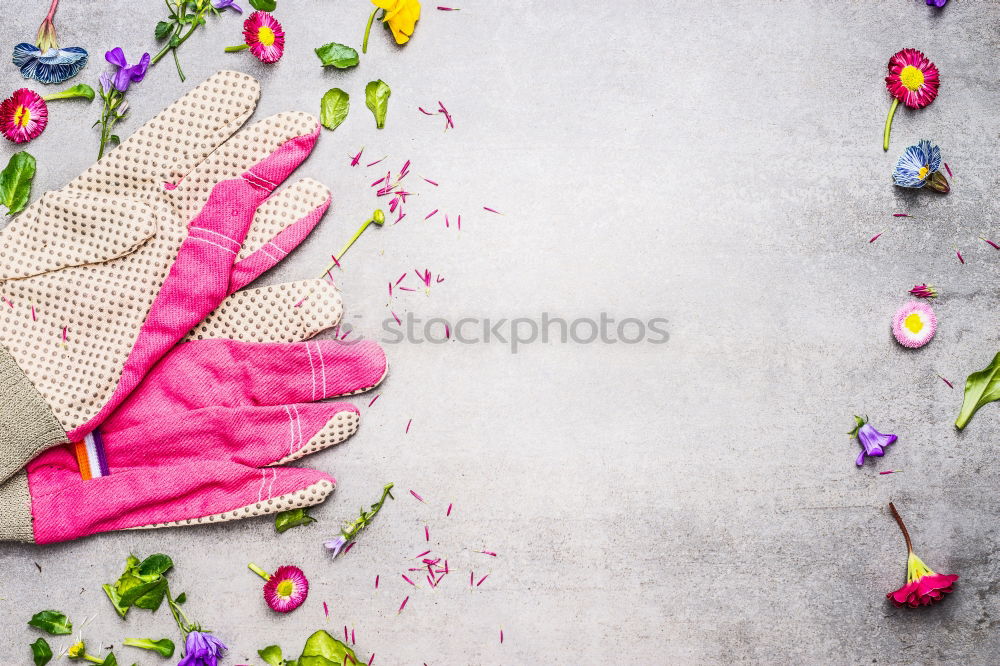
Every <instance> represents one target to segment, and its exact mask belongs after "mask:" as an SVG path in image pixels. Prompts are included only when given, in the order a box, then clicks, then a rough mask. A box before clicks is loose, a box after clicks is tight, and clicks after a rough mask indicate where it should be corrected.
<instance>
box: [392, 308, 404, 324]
mask: <svg viewBox="0 0 1000 666" xmlns="http://www.w3.org/2000/svg"><path fill="white" fill-rule="evenodd" d="M389 312H390V313H392V318H393V319H395V320H396V324H397V325H399V326H402V325H403V320H401V319H400V318H399V315H397V314H396V313H395V312H392V310H389Z"/></svg>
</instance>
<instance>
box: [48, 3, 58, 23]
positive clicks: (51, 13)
mask: <svg viewBox="0 0 1000 666" xmlns="http://www.w3.org/2000/svg"><path fill="white" fill-rule="evenodd" d="M58 6H59V0H52V4H51V5H49V13H48V14H46V15H45V20H46V21H51V20H52V19H53V18H54V17H55V15H56V7H58Z"/></svg>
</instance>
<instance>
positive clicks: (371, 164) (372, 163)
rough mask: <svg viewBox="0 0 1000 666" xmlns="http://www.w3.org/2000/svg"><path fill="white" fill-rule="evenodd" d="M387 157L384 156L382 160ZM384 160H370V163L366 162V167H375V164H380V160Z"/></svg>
mask: <svg viewBox="0 0 1000 666" xmlns="http://www.w3.org/2000/svg"><path fill="white" fill-rule="evenodd" d="M385 157H389V156H388V155H386V156H385ZM385 157H383V158H382V160H384V159H385ZM382 160H375V161H374V162H369V163H368V164H366V165H365V166H366V167H373V166H375V165H376V164H378V163H379V162H381V161H382Z"/></svg>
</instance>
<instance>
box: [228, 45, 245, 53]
mask: <svg viewBox="0 0 1000 666" xmlns="http://www.w3.org/2000/svg"><path fill="white" fill-rule="evenodd" d="M248 48H250V45H249V44H240V45H239V46H227V47H226V53H236V52H238V51H246V50H247V49H248Z"/></svg>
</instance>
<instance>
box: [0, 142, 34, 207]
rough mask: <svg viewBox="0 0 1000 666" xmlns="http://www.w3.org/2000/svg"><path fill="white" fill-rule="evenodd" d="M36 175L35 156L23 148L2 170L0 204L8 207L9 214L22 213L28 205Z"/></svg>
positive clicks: (0, 172) (0, 174)
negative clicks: (32, 182)
mask: <svg viewBox="0 0 1000 666" xmlns="http://www.w3.org/2000/svg"><path fill="white" fill-rule="evenodd" d="M34 177H35V158H34V157H32V156H31V155H30V154H28V153H26V152H24V151H23V150H22V151H20V152H17V153H14V154H13V155H11V156H10V161H9V162H7V167H6V168H5V169H4V170H3V171H0V204H3V205H4V206H6V207H7V214H8V215H13V214H14V213H20V212H21V211H22V210H24V207H25V206H27V205H28V197H29V196H30V195H31V181H32V179H33V178H34Z"/></svg>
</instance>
